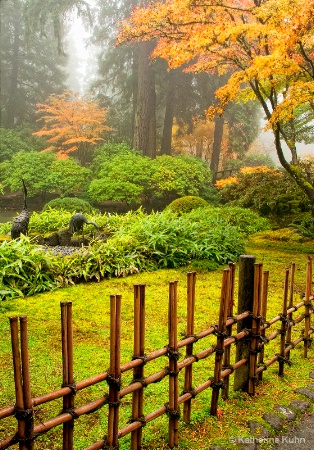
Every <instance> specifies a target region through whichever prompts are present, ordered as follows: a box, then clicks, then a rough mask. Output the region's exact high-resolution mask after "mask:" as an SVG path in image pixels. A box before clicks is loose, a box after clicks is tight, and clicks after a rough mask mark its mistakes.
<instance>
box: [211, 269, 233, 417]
mask: <svg viewBox="0 0 314 450" xmlns="http://www.w3.org/2000/svg"><path fill="white" fill-rule="evenodd" d="M230 272H231V271H230V269H224V271H223V277H222V286H221V296H220V311H219V321H218V327H217V330H216V334H217V344H216V349H215V368H214V378H213V381H212V384H211V387H212V389H213V392H212V399H211V407H210V414H211V415H212V416H216V415H217V408H218V397H219V389H220V388H222V387H223V383H222V382H221V369H222V360H223V354H224V339H225V334H226V322H227V312H228V303H229V289H230Z"/></svg>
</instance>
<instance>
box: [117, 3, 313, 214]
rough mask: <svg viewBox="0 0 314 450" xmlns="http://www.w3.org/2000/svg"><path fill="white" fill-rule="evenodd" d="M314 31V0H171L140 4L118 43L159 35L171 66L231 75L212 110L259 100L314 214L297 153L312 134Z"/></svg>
mask: <svg viewBox="0 0 314 450" xmlns="http://www.w3.org/2000/svg"><path fill="white" fill-rule="evenodd" d="M313 31H314V0H309V1H307V0H241V1H240V0H205V1H203V0H192V1H191V0H166V1H161V2H154V3H150V4H149V5H148V6H147V7H137V8H135V9H134V10H133V13H132V15H131V17H130V18H129V19H128V20H126V21H125V22H124V24H123V26H122V28H121V32H120V34H119V36H118V42H119V43H122V42H126V41H133V40H155V41H156V46H155V49H154V52H153V56H155V57H157V56H160V57H162V58H165V59H166V60H167V61H168V63H169V66H170V68H175V67H178V66H180V65H182V64H189V67H188V69H186V70H190V71H195V72H200V71H207V72H211V71H214V70H218V73H219V74H225V73H230V76H229V78H228V79H227V82H226V83H225V84H224V85H223V86H222V87H220V88H219V89H217V91H216V101H215V102H214V104H213V105H212V107H210V108H209V110H208V115H209V116H210V117H213V116H214V115H215V114H218V115H222V114H223V113H224V110H225V108H226V106H227V105H228V104H229V103H230V102H232V101H244V102H246V101H248V100H251V99H257V100H258V101H259V102H260V104H261V106H262V108H263V110H264V113H265V116H266V118H267V121H268V122H267V127H268V128H270V129H271V130H272V131H273V133H274V138H275V145H276V150H277V154H278V157H279V161H280V163H281V164H282V166H283V167H284V168H285V169H286V170H287V171H288V173H289V174H290V175H291V176H292V177H293V178H294V179H295V181H296V182H297V184H298V185H299V186H300V187H301V189H302V190H303V191H304V192H305V193H306V195H307V196H308V198H309V200H310V202H311V205H312V211H313V215H314V186H313V184H311V183H309V182H308V181H307V180H306V178H305V176H304V174H303V173H302V167H301V166H300V164H299V160H298V152H297V143H298V140H300V139H302V130H300V127H301V128H302V127H303V131H304V127H305V128H306V129H307V139H308V134H309V127H308V125H309V123H310V121H312V120H313V119H314V101H313V98H314V95H313V94H314V61H313V59H314V32H313ZM300 117H301V119H302V120H300ZM303 134H304V133H303ZM312 136H313V131H312ZM282 142H285V144H286V145H287V147H288V149H289V151H290V157H286V156H285V153H284V148H283V146H282Z"/></svg>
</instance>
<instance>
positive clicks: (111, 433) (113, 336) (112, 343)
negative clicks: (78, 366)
mask: <svg viewBox="0 0 314 450" xmlns="http://www.w3.org/2000/svg"><path fill="white" fill-rule="evenodd" d="M115 367H116V296H115V295H110V367H109V373H108V379H107V381H108V384H109V414H108V434H107V443H106V444H107V445H108V446H113V440H114V420H115V417H114V416H115V408H114V402H115V386H114V383H113V382H112V381H111V380H114V379H115Z"/></svg>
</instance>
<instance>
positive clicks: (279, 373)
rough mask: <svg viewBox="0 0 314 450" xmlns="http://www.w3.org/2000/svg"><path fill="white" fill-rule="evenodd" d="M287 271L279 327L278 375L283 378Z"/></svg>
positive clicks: (287, 287) (287, 286)
mask: <svg viewBox="0 0 314 450" xmlns="http://www.w3.org/2000/svg"><path fill="white" fill-rule="evenodd" d="M289 275H290V273H289V269H286V274H285V284H284V294H283V302H282V314H281V327H280V358H279V367H278V375H279V376H283V374H284V365H285V361H286V353H285V349H286V332H287V303H288V289H289Z"/></svg>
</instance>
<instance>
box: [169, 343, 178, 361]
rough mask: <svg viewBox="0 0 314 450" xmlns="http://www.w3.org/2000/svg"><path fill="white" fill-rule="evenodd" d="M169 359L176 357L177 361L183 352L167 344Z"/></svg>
mask: <svg viewBox="0 0 314 450" xmlns="http://www.w3.org/2000/svg"><path fill="white" fill-rule="evenodd" d="M166 355H167V356H168V358H169V359H174V360H176V361H178V359H179V358H180V356H181V353H180V352H179V351H178V350H174V349H172V348H169V346H167V354H166Z"/></svg>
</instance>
